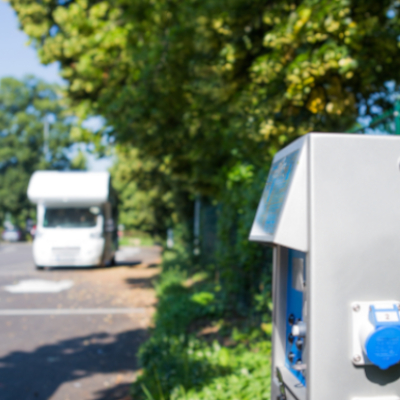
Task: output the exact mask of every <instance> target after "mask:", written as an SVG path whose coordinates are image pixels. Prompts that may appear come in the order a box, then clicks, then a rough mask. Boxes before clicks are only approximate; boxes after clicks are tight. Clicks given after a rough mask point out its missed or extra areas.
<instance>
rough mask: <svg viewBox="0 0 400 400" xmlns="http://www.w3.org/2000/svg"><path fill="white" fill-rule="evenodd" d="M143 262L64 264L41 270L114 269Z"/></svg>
mask: <svg viewBox="0 0 400 400" xmlns="http://www.w3.org/2000/svg"><path fill="white" fill-rule="evenodd" d="M141 263H142V261H141V260H136V261H116V262H115V263H114V264H113V265H109V266H105V267H103V266H97V265H93V266H89V267H87V266H82V267H81V266H76V265H73V266H62V267H58V266H57V267H45V268H43V269H41V271H88V270H98V269H104V270H106V269H112V268H118V267H135V266H136V265H140V264H141Z"/></svg>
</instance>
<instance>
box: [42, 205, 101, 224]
mask: <svg viewBox="0 0 400 400" xmlns="http://www.w3.org/2000/svg"><path fill="white" fill-rule="evenodd" d="M99 215H100V208H99V207H86V208H82V207H81V208H46V210H45V213H44V221H43V227H44V228H90V227H94V226H96V224H97V218H98V216H99Z"/></svg>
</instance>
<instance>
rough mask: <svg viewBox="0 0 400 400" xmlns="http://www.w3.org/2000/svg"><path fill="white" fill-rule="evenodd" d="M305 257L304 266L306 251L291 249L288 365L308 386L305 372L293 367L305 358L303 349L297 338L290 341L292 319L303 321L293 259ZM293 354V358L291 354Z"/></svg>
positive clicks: (300, 295) (289, 258) (301, 299)
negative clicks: (294, 279)
mask: <svg viewBox="0 0 400 400" xmlns="http://www.w3.org/2000/svg"><path fill="white" fill-rule="evenodd" d="M294 258H301V259H303V262H304V266H305V265H306V253H303V252H301V251H297V250H293V249H289V256H288V275H287V300H286V352H285V356H286V357H285V358H286V367H287V368H288V369H289V370H290V371H291V372H292V374H293V375H294V376H295V377H296V378H297V379H298V380H299V381H300V382H301V383H302V384H303V385H304V386H306V379H305V376H304V373H303V372H301V371H296V370H295V369H293V365H294V364H296V362H297V361H299V360H301V361H302V360H303V349H298V348H297V346H296V338H294V339H293V341H292V342H290V334H291V331H292V324H291V323H290V322H289V319H290V320H294V322H298V321H303V292H301V291H299V290H296V289H295V288H294V287H293V286H292V282H293V259H294ZM305 271H306V268H304V282H305V281H306V276H305V275H306V272H305ZM290 354H291V355H292V358H293V359H292V360H291V359H290V356H289V355H290Z"/></svg>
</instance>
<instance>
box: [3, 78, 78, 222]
mask: <svg viewBox="0 0 400 400" xmlns="http://www.w3.org/2000/svg"><path fill="white" fill-rule="evenodd" d="M45 117H46V118H48V119H49V120H50V129H49V136H48V139H47V143H46V147H47V154H46V155H44V148H45V143H44V135H43V125H44V118H45ZM72 122H73V119H72V116H71V115H70V114H68V113H67V107H66V104H65V102H64V100H63V98H62V97H61V94H60V90H59V87H58V86H55V85H50V84H47V83H45V82H43V81H41V80H39V79H36V78H34V77H32V76H30V77H27V78H25V79H24V80H22V81H19V80H17V79H14V78H3V79H2V80H1V81H0V220H3V219H4V217H5V215H6V214H10V215H11V216H12V217H13V220H14V222H15V223H18V224H20V225H24V224H25V220H26V218H27V217H28V216H29V217H32V216H33V215H34V207H33V206H32V205H31V204H29V202H28V199H27V196H26V190H27V187H28V182H29V179H30V177H31V174H32V173H33V172H34V171H35V170H38V169H58V170H60V169H67V168H69V166H70V161H69V158H68V154H67V150H68V148H69V147H70V146H71V144H72V143H71V141H70V138H69V131H70V126H71V124H72Z"/></svg>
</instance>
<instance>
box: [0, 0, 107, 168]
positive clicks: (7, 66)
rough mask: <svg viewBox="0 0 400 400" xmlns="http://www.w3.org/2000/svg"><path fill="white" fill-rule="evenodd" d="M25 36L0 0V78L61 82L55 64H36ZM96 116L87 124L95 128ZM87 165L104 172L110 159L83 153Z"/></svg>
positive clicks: (33, 53) (9, 8) (32, 51)
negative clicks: (9, 77) (11, 77)
mask: <svg viewBox="0 0 400 400" xmlns="http://www.w3.org/2000/svg"><path fill="white" fill-rule="evenodd" d="M27 42H28V37H27V36H26V35H25V33H24V32H22V31H21V30H20V29H19V28H18V19H17V17H16V15H15V12H14V10H13V9H12V8H11V6H10V5H9V4H8V3H5V2H4V1H3V0H0V79H1V78H4V77H6V76H13V77H15V78H18V79H20V78H22V77H23V76H25V75H28V74H32V75H36V76H37V77H39V78H42V79H44V80H46V81H47V82H51V83H59V84H63V80H62V79H61V77H60V76H59V75H58V71H59V68H58V65H57V63H54V64H51V65H47V66H45V65H42V64H40V61H39V58H38V57H37V55H36V51H35V49H33V48H32V47H30V46H28V45H27ZM98 121H99V119H96V118H94V119H92V121H89V123H88V127H90V126H91V125H93V127H94V128H95V127H96V126H97V127H98V124H99V122H98ZM87 158H88V167H89V169H90V170H92V171H104V170H106V169H108V168H109V167H110V165H111V163H112V161H111V159H110V158H104V159H101V160H96V159H95V158H94V157H93V156H91V155H89V154H88V155H87Z"/></svg>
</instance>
